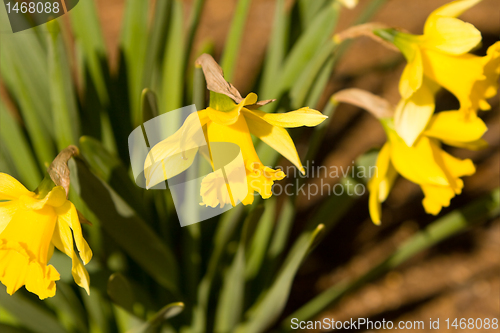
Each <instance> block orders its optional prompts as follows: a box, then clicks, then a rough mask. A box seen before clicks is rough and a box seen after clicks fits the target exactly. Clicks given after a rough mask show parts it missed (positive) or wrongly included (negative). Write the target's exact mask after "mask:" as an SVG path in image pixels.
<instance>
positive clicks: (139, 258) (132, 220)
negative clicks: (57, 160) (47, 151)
mask: <svg viewBox="0 0 500 333" xmlns="http://www.w3.org/2000/svg"><path fill="white" fill-rule="evenodd" d="M69 166H70V170H71V186H72V188H73V189H75V192H76V193H78V195H79V196H80V197H81V198H82V199H83V200H84V201H85V203H86V205H87V206H88V208H89V209H90V210H91V211H92V212H93V213H94V214H95V216H96V217H97V218H98V219H99V221H95V222H98V223H99V225H100V226H101V228H103V229H104V230H105V231H106V232H107V233H108V234H109V235H110V236H111V237H112V238H113V239H114V240H115V242H116V243H117V244H118V245H120V247H121V248H122V249H123V250H124V251H125V252H126V253H128V254H129V255H130V257H132V259H134V260H135V261H136V262H137V264H138V265H140V266H141V267H142V268H143V269H144V270H145V271H146V272H147V273H148V274H149V275H150V276H151V277H152V278H153V279H155V281H156V282H158V283H159V284H160V285H162V286H164V287H165V288H167V289H168V290H170V291H171V292H172V293H174V294H175V293H177V290H178V283H177V281H178V268H177V262H176V260H175V257H174V255H173V253H172V251H171V250H170V249H169V248H168V247H167V245H166V244H165V243H164V242H162V241H161V240H160V239H159V238H158V236H157V235H156V234H155V233H154V232H153V230H151V229H150V228H149V227H148V225H147V224H146V223H145V222H144V221H143V220H141V219H140V218H139V217H137V215H135V213H134V211H133V210H132V209H131V208H130V207H129V206H128V205H127V204H126V203H125V201H123V199H122V198H120V197H119V196H118V194H116V192H115V191H113V190H112V189H111V188H110V187H109V185H107V184H106V183H104V182H103V181H102V180H100V179H98V178H97V177H96V176H95V175H93V174H92V173H91V172H90V171H89V170H88V169H87V167H86V166H85V165H84V163H83V162H82V161H80V160H77V161H76V162H75V161H73V160H70V162H69Z"/></svg>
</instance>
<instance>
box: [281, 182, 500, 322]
mask: <svg viewBox="0 0 500 333" xmlns="http://www.w3.org/2000/svg"><path fill="white" fill-rule="evenodd" d="M499 214H500V189H499V188H497V189H495V190H494V191H492V192H491V193H490V194H489V195H487V196H485V197H482V198H480V199H478V200H476V201H474V202H472V203H471V204H468V205H467V206H465V207H464V208H461V209H456V210H454V211H452V212H451V213H448V214H447V215H445V216H443V217H441V218H439V219H437V220H436V221H435V222H433V223H431V224H430V225H429V226H427V227H426V228H425V229H423V230H421V231H419V232H417V233H416V234H415V235H413V236H412V237H411V238H410V239H409V240H407V241H406V242H404V243H403V244H402V245H401V246H400V247H399V248H398V249H397V250H396V251H395V252H394V253H393V254H391V255H390V256H389V257H387V259H385V260H384V261H382V262H381V263H380V264H378V265H376V266H375V267H373V268H372V269H370V270H369V271H368V272H366V273H365V274H364V275H363V276H361V277H359V278H357V279H354V280H353V281H345V282H342V283H339V284H336V285H334V286H332V287H330V288H329V289H327V290H325V291H324V292H322V293H321V294H320V295H318V296H316V297H315V298H313V299H312V300H311V301H309V302H308V303H306V304H305V305H303V306H302V307H301V308H300V309H298V310H297V311H295V312H294V313H293V314H291V315H290V316H289V317H288V318H286V319H285V320H284V321H283V322H282V327H283V328H284V329H285V330H287V331H288V330H290V320H291V319H292V318H298V320H299V321H301V320H308V319H311V318H314V317H315V316H317V315H319V314H320V313H321V312H322V311H324V310H325V309H327V308H328V307H329V306H332V305H333V304H335V303H336V302H338V301H339V300H340V299H341V298H342V297H343V296H344V295H346V294H347V293H350V292H352V291H354V290H357V289H358V288H360V287H361V286H364V285H366V284H367V283H369V282H370V281H373V280H374V279H376V278H378V277H380V276H382V275H383V274H385V273H386V272H388V271H389V270H391V269H394V268H395V267H397V266H399V265H400V264H402V263H403V262H405V261H406V260H408V259H409V258H411V257H413V256H414V255H416V254H418V253H420V252H421V251H423V250H425V249H428V248H429V247H431V246H433V245H435V244H437V243H439V242H441V241H443V240H445V239H447V238H449V237H451V236H454V235H456V234H457V233H459V232H463V231H465V230H466V229H467V228H469V227H470V226H472V225H474V224H477V223H479V222H482V221H485V220H487V219H491V218H494V217H498V216H499Z"/></svg>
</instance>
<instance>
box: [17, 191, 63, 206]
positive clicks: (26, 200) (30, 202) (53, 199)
mask: <svg viewBox="0 0 500 333" xmlns="http://www.w3.org/2000/svg"><path fill="white" fill-rule="evenodd" d="M20 199H21V201H22V202H23V204H24V205H25V206H26V208H28V209H33V210H38V209H42V208H43V207H45V205H48V206H52V207H60V206H62V205H63V204H64V203H65V202H66V201H67V200H66V191H65V190H64V188H63V187H62V186H56V187H54V188H53V189H52V190H51V191H50V192H49V193H47V195H45V197H43V198H41V199H38V198H37V197H32V196H22V197H21V198H20Z"/></svg>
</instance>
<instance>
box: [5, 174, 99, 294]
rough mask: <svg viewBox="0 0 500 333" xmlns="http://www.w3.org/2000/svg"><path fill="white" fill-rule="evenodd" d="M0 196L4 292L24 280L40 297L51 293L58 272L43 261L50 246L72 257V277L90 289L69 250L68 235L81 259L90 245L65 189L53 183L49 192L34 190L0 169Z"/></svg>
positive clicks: (49, 254) (13, 289) (87, 254)
mask: <svg viewBox="0 0 500 333" xmlns="http://www.w3.org/2000/svg"><path fill="white" fill-rule="evenodd" d="M0 201H3V202H0V281H1V282H2V283H3V284H4V285H5V286H6V287H7V293H9V294H10V295H12V294H13V293H15V292H16V291H17V290H18V289H19V288H21V287H22V286H23V285H24V286H25V287H26V289H27V290H28V291H30V292H32V293H34V294H37V295H38V297H39V298H40V299H45V298H47V297H52V296H54V295H55V292H56V284H55V281H57V280H59V273H58V272H57V270H56V269H55V268H54V266H52V265H48V262H49V260H50V258H51V257H52V254H53V252H54V246H55V247H57V248H58V249H59V250H60V251H62V252H63V253H65V254H66V255H68V256H69V257H70V258H71V260H72V263H73V265H72V274H73V278H74V279H75V282H76V283H77V284H78V285H79V286H80V287H82V288H84V289H85V290H86V291H87V293H89V275H88V273H87V270H86V269H85V268H84V266H83V265H82V263H81V262H80V260H79V259H78V254H77V253H76V252H75V251H74V247H73V238H74V242H75V243H76V247H77V249H78V251H79V254H80V257H81V258H82V260H83V263H84V264H87V263H88V262H89V261H90V259H91V258H92V251H91V250H90V248H89V246H88V244H87V242H86V241H85V239H84V238H83V235H82V229H81V226H80V222H79V219H78V213H77V211H76V209H75V206H74V205H73V204H72V203H71V202H70V201H69V200H67V199H66V192H65V189H64V188H63V187H62V186H55V187H53V188H52V189H51V190H50V191H49V192H48V193H35V192H31V191H29V190H27V189H26V188H25V187H24V186H23V185H22V184H21V183H20V182H18V181H17V180H16V179H14V178H13V177H11V176H9V175H7V174H5V173H0ZM71 230H72V231H73V233H72V232H71Z"/></svg>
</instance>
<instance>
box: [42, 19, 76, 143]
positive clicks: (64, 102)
mask: <svg viewBox="0 0 500 333" xmlns="http://www.w3.org/2000/svg"><path fill="white" fill-rule="evenodd" d="M48 24H49V31H50V36H49V57H48V59H49V78H50V80H49V82H50V97H51V110H52V118H53V120H54V130H55V131H54V132H55V133H54V134H55V137H56V142H57V148H58V149H59V150H63V149H64V148H66V147H68V146H69V145H76V144H77V143H78V138H79V137H80V125H79V118H78V114H77V107H76V97H75V92H74V90H73V84H72V82H73V81H72V79H71V71H70V67H69V62H68V58H67V55H66V50H65V47H64V42H63V37H62V34H61V33H60V27H59V23H58V21H57V20H53V21H50V22H49V23H48Z"/></svg>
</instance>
